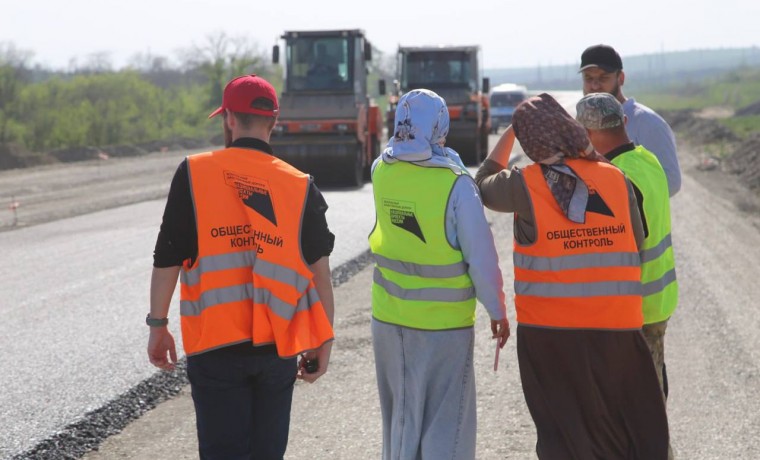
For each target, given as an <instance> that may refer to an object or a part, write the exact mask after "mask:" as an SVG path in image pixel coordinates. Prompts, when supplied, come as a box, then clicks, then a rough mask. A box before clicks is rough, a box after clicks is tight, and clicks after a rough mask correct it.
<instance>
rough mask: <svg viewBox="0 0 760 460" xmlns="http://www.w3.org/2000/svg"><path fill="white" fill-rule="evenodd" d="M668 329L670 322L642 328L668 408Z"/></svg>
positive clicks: (669, 458)
mask: <svg viewBox="0 0 760 460" xmlns="http://www.w3.org/2000/svg"><path fill="white" fill-rule="evenodd" d="M667 327H668V320H667V319H666V320H665V321H660V322H659V323H652V324H645V325H644V327H642V328H641V332H642V333H643V334H644V339H646V341H647V346H648V347H649V352H650V353H651V354H652V361H654V368H655V370H656V371H657V380H659V382H660V389H661V390H662V399H663V401H665V405H666V406H667V401H668V373H667V371H666V368H665V329H667ZM668 460H673V449H672V448H671V446H670V443H668Z"/></svg>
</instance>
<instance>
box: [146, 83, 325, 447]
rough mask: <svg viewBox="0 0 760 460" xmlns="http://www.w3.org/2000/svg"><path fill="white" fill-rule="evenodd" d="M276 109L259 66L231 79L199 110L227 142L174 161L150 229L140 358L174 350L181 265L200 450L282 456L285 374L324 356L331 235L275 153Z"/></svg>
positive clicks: (308, 375)
mask: <svg viewBox="0 0 760 460" xmlns="http://www.w3.org/2000/svg"><path fill="white" fill-rule="evenodd" d="M278 111H279V106H278V103H277V94H276V93H275V90H274V88H273V87H272V85H271V84H270V83H269V82H267V81H266V80H265V79H263V78H261V77H259V76H256V75H245V76H241V77H238V78H235V79H233V80H232V81H230V82H229V83H228V84H227V86H226V87H225V89H224V94H223V97H222V105H221V107H219V108H218V109H217V110H215V111H214V112H212V113H211V115H209V118H211V117H214V116H216V115H220V114H221V115H222V116H223V120H222V126H223V129H224V135H225V148H224V149H221V150H216V151H213V152H206V153H200V154H196V155H190V156H188V157H187V158H186V159H185V160H184V161H182V163H181V164H180V165H179V167H178V168H177V172H176V173H175V175H174V179H173V180H172V184H171V188H170V190H169V197H168V199H167V202H166V208H165V210H164V216H163V222H162V223H161V229H160V231H159V233H158V238H157V241H156V247H155V251H154V256H153V275H152V279H151V292H150V313H149V314H148V316H147V318H146V323H147V325H148V326H150V337H149V340H148V357H149V359H150V362H151V363H152V364H153V365H154V366H156V367H158V368H161V369H167V370H170V369H173V368H174V366H175V364H176V362H177V353H176V349H175V344H174V337H173V336H172V333H171V332H169V328H168V327H167V324H168V322H169V320H168V314H169V304H170V302H171V298H172V295H173V292H174V289H175V286H176V284H177V279H178V278H180V283H181V287H182V289H181V294H180V305H179V311H180V324H181V327H182V341H183V346H184V351H185V355H186V356H187V374H188V377H189V380H190V386H191V389H192V396H193V402H194V404H195V413H196V424H197V431H198V450H199V453H200V458H203V459H222V458H224V459H227V458H266V459H282V458H283V456H284V455H285V450H286V447H287V441H288V431H289V428H290V408H291V401H292V396H293V384H294V382H295V380H296V378H299V379H303V380H305V381H307V382H309V383H312V382H314V381H316V380H317V379H318V378H319V377H320V376H322V375H323V374H324V373H325V372H326V371H327V365H328V363H329V360H330V350H331V345H332V340H333V330H332V321H333V293H332V285H331V274H330V265H329V256H330V253H331V252H332V249H333V243H334V236H333V234H332V233H331V232H330V229H329V228H328V226H327V220H326V219H325V211H326V210H327V204H326V203H325V200H324V198H323V196H322V194H321V193H320V191H319V190H318V189H317V187H316V186H315V185H314V182H313V180H312V178H311V176H309V175H307V174H304V173H302V172H301V171H299V170H297V169H295V168H294V167H292V166H290V165H289V164H287V163H285V162H283V161H282V160H280V159H278V158H276V157H275V156H274V155H273V153H274V152H273V151H272V147H271V146H270V145H269V138H270V136H271V133H272V130H273V129H274V126H275V123H276V122H277V114H278ZM298 356H301V359H300V361H298V358H297V357H298ZM254 453H255V455H254Z"/></svg>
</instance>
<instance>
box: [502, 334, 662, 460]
mask: <svg viewBox="0 0 760 460" xmlns="http://www.w3.org/2000/svg"><path fill="white" fill-rule="evenodd" d="M517 357H518V360H519V364H520V378H521V380H522V387H523V393H524V395H525V402H526V403H527V405H528V409H529V410H530V414H531V416H532V417H533V422H534V423H535V425H536V432H537V434H538V440H537V442H536V453H537V454H538V457H539V458H540V459H542V460H564V459H577V460H592V459H599V460H602V459H603V460H616V459H625V460H633V459H636V460H659V459H663V460H665V459H667V456H668V421H667V416H666V414H665V405H664V403H663V400H662V393H661V390H660V385H659V383H658V381H657V374H656V372H655V368H654V364H653V363H652V357H651V355H650V353H649V349H648V348H647V344H646V341H645V340H644V337H643V336H642V335H641V332H640V331H598V330H563V329H544V328H536V327H529V326H522V325H519V326H518V327H517Z"/></svg>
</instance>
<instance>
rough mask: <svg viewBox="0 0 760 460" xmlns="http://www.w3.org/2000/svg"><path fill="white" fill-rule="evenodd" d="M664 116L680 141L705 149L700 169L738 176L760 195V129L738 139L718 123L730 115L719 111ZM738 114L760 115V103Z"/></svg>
mask: <svg viewBox="0 0 760 460" xmlns="http://www.w3.org/2000/svg"><path fill="white" fill-rule="evenodd" d="M661 114H662V116H663V117H664V118H665V119H666V120H667V121H668V123H669V124H670V126H671V127H672V128H673V130H674V131H675V132H676V133H678V134H679V135H680V137H681V138H684V139H688V141H689V142H690V143H691V144H692V145H695V146H700V147H702V148H703V150H704V153H702V154H701V158H700V164H699V166H698V167H699V169H702V170H721V171H724V172H727V173H730V174H734V175H737V176H738V178H739V181H740V182H741V183H742V184H743V185H745V186H747V187H749V188H750V189H751V190H753V191H755V192H756V193H759V194H760V130H759V131H758V132H756V133H754V134H752V135H750V136H748V137H746V138H743V139H742V138H739V137H738V136H737V135H735V134H734V133H733V132H732V131H731V130H730V129H728V128H727V127H725V126H724V125H722V124H721V123H720V122H719V121H718V119H719V118H724V117H725V116H726V115H727V114H724V113H722V112H721V111H719V110H717V111H710V110H703V111H700V112H695V111H693V110H681V111H672V112H662V113H661ZM735 114H736V115H757V114H760V102H758V103H756V104H752V105H750V106H747V107H744V108H742V109H740V110H737V111H736V113H735ZM728 116H732V115H731V114H728Z"/></svg>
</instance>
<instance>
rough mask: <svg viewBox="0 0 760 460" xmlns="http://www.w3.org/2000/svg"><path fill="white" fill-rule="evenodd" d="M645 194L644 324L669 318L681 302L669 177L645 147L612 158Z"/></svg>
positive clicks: (642, 274)
mask: <svg viewBox="0 0 760 460" xmlns="http://www.w3.org/2000/svg"><path fill="white" fill-rule="evenodd" d="M612 164H614V165H615V166H617V167H619V168H620V169H621V170H622V171H623V172H624V173H625V175H626V176H628V178H629V179H630V181H631V182H632V183H633V184H634V185H635V186H636V188H638V189H639V191H640V192H641V195H642V197H643V202H642V203H641V206H642V208H643V209H644V220H645V221H646V224H647V231H648V234H647V237H646V239H645V240H644V245H643V249H642V251H641V283H642V285H643V289H644V291H643V294H644V299H643V305H642V308H643V312H644V324H650V323H657V322H660V321H665V320H666V319H668V318H669V317H670V316H671V315H672V314H673V312H674V311H675V309H676V305H677V304H678V283H677V281H676V272H675V258H674V256H673V247H672V241H671V236H670V235H671V233H670V194H669V191H668V180H667V177H666V176H665V171H664V170H663V169H662V166H661V165H660V162H659V161H658V160H657V157H655V155H654V154H653V153H651V152H649V151H648V150H646V149H645V148H644V147H641V146H637V147H636V148H635V149H633V150H629V151H628V152H624V153H621V154H620V155H618V156H616V157H615V158H613V159H612Z"/></svg>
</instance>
